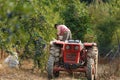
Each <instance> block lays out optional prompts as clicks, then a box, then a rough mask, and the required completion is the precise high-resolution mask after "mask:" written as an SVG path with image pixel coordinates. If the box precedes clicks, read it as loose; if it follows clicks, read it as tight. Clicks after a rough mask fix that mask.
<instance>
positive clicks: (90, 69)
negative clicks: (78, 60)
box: [86, 58, 95, 80]
mask: <svg viewBox="0 0 120 80" xmlns="http://www.w3.org/2000/svg"><path fill="white" fill-rule="evenodd" d="M86 70H87V71H86V76H87V79H88V80H95V65H94V60H93V59H92V58H90V59H88V62H87V69H86Z"/></svg>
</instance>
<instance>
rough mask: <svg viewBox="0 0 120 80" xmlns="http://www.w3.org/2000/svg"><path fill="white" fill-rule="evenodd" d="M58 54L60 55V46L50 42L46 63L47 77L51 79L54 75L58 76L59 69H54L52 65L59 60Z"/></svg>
mask: <svg viewBox="0 0 120 80" xmlns="http://www.w3.org/2000/svg"><path fill="white" fill-rule="evenodd" d="M59 56H60V47H59V46H57V45H55V44H51V46H50V56H49V59H48V63H47V72H48V78H49V79H52V78H54V77H59V71H54V69H53V68H54V66H55V64H56V63H57V62H59Z"/></svg>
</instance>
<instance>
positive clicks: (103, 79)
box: [0, 60, 120, 80]
mask: <svg viewBox="0 0 120 80" xmlns="http://www.w3.org/2000/svg"><path fill="white" fill-rule="evenodd" d="M101 61H103V62H100V64H99V67H98V74H99V75H98V80H120V62H119V61H120V60H115V61H113V62H111V63H108V62H106V60H101ZM2 62H3V60H1V61H0V80H47V74H46V71H44V72H43V73H40V70H38V69H36V70H34V71H32V67H33V62H32V61H31V60H28V61H24V62H23V65H22V66H21V68H20V69H11V68H9V67H7V66H6V65H4V64H3V63H2ZM55 80H87V79H86V78H85V75H84V74H82V73H74V74H73V75H70V74H68V73H65V72H61V74H60V76H59V78H56V79H55Z"/></svg>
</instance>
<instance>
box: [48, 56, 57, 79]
mask: <svg viewBox="0 0 120 80" xmlns="http://www.w3.org/2000/svg"><path fill="white" fill-rule="evenodd" d="M54 62H55V57H54V56H53V55H50V56H49V59H48V63H47V73H48V79H52V78H53V67H54Z"/></svg>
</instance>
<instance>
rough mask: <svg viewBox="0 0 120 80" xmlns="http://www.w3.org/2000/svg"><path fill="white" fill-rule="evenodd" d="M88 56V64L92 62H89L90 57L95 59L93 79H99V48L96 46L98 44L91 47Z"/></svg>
mask: <svg viewBox="0 0 120 80" xmlns="http://www.w3.org/2000/svg"><path fill="white" fill-rule="evenodd" d="M87 57H88V59H87V63H88V64H90V62H89V60H90V59H93V60H94V69H95V70H94V74H95V75H94V79H93V80H97V76H98V74H97V71H98V70H97V69H98V48H97V47H96V46H93V47H92V48H90V49H89V50H88V53H87ZM90 80H92V79H90Z"/></svg>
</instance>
